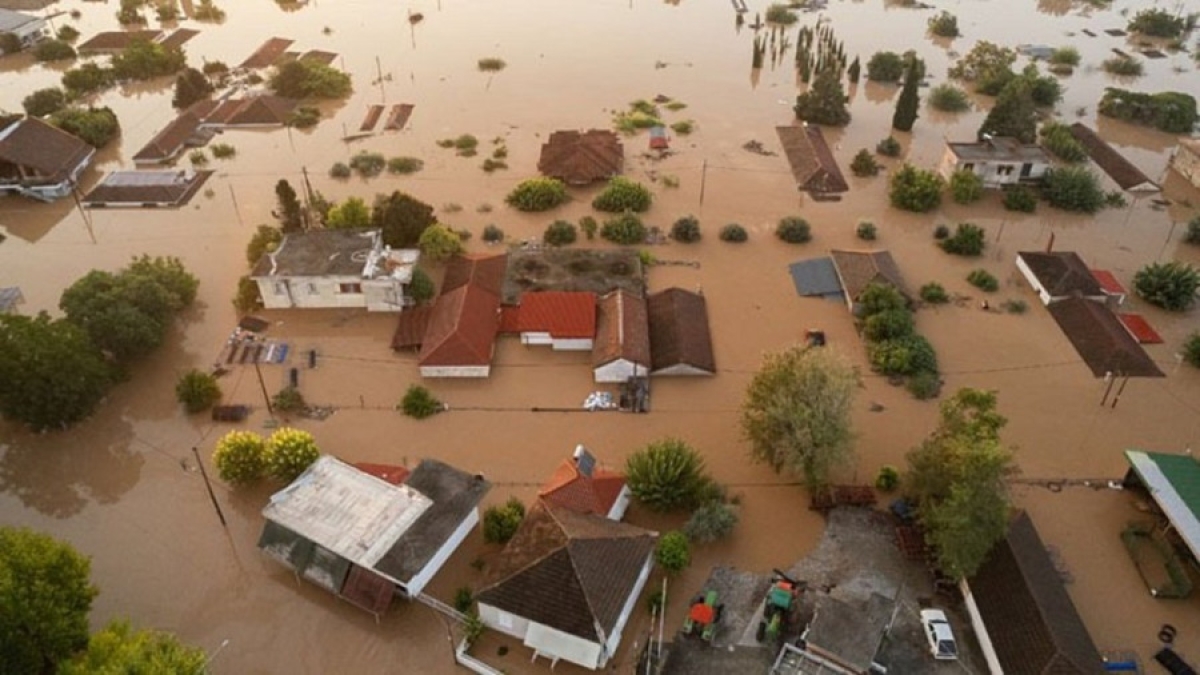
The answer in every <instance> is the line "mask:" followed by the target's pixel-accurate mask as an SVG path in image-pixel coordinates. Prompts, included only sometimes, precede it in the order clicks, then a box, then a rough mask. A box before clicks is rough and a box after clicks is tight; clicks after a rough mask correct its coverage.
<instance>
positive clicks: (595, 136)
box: [538, 129, 625, 185]
mask: <svg viewBox="0 0 1200 675" xmlns="http://www.w3.org/2000/svg"><path fill="white" fill-rule="evenodd" d="M624 161H625V151H624V149H623V147H622V146H621V141H620V139H619V138H618V137H617V135H616V134H615V133H613V132H611V131H606V130H602V129H590V130H588V131H582V132H581V131H555V132H554V133H552V134H550V138H549V139H547V141H546V142H545V143H543V144H542V155H541V157H540V158H539V159H538V171H540V172H541V173H542V174H543V175H545V176H549V177H551V178H557V179H559V180H561V181H562V182H564V183H567V184H568V185H587V184H589V183H594V182H596V181H602V180H608V179H609V178H612V177H613V176H616V175H618V174H620V173H621V166H622V164H623V163H624Z"/></svg>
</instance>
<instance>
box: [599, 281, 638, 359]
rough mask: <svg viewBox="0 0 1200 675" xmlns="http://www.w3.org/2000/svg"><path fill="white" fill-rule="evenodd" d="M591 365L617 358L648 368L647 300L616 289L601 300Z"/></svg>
mask: <svg viewBox="0 0 1200 675" xmlns="http://www.w3.org/2000/svg"><path fill="white" fill-rule="evenodd" d="M598 310H599V311H598V312H597V313H598V315H599V316H598V318H597V320H596V343H595V346H594V347H593V348H592V363H593V364H594V365H596V366H602V365H604V364H607V363H612V362H613V361H616V360H618V359H626V360H629V361H632V362H634V363H637V364H640V365H642V366H645V367H646V368H649V367H650V327H649V323H648V321H647V318H646V299H645V298H643V297H642V296H640V295H634V294H633V293H630V292H629V291H626V290H616V291H613V292H611V293H609V294H608V295H605V296H604V297H603V298H601V299H600V303H599V305H598Z"/></svg>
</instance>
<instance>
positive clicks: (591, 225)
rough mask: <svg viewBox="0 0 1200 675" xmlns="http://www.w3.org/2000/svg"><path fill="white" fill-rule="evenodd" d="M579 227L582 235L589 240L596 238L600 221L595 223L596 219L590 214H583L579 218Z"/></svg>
mask: <svg viewBox="0 0 1200 675" xmlns="http://www.w3.org/2000/svg"><path fill="white" fill-rule="evenodd" d="M579 229H581V230H583V234H584V236H586V237H587V238H588V240H589V241H591V240H592V239H595V238H596V232H597V231H598V230H599V229H600V223H597V222H596V219H595V218H593V217H591V216H584V217H582V218H580V219H579Z"/></svg>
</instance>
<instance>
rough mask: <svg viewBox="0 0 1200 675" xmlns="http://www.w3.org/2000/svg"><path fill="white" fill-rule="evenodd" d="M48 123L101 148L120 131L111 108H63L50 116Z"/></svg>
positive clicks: (115, 115)
mask: <svg viewBox="0 0 1200 675" xmlns="http://www.w3.org/2000/svg"><path fill="white" fill-rule="evenodd" d="M50 124H52V125H54V126H56V127H58V128H59V129H62V130H63V131H65V132H67V133H68V134H71V135H73V136H78V137H79V138H80V139H81V140H83V141H84V142H86V143H87V144H88V145H90V146H92V147H94V148H102V147H104V146H106V145H108V142H109V141H111V140H112V139H114V138H116V137H117V134H119V133H121V125H120V123H119V122H118V121H117V114H116V113H114V112H113V111H112V108H107V107H106V108H87V109H84V108H63V109H62V110H59V111H58V112H56V113H54V114H53V115H51V116H50Z"/></svg>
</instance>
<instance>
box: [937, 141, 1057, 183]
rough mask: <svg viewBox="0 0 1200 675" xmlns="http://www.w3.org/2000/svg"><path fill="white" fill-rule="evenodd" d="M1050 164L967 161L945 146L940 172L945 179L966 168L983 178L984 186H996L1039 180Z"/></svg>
mask: <svg viewBox="0 0 1200 675" xmlns="http://www.w3.org/2000/svg"><path fill="white" fill-rule="evenodd" d="M1049 168H1050V165H1049V164H1048V163H1046V162H1019V161H1011V162H1010V161H991V162H984V161H967V160H964V159H962V158H960V157H959V156H958V155H956V154H954V151H953V150H951V149H950V148H946V154H945V155H943V156H942V163H941V167H940V170H941V174H942V176H944V177H945V178H946V179H947V180H949V179H950V176H951V175H952V174H953V173H954V172H955V171H959V170H967V171H970V172H971V173H973V174H975V175H976V176H979V178H980V179H982V180H983V186H984V187H990V188H998V187H1003V186H1005V185H1016V184H1017V183H1020V182H1021V181H1034V180H1039V179H1041V178H1042V177H1044V176H1045V175H1046V170H1047V169H1049Z"/></svg>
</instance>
